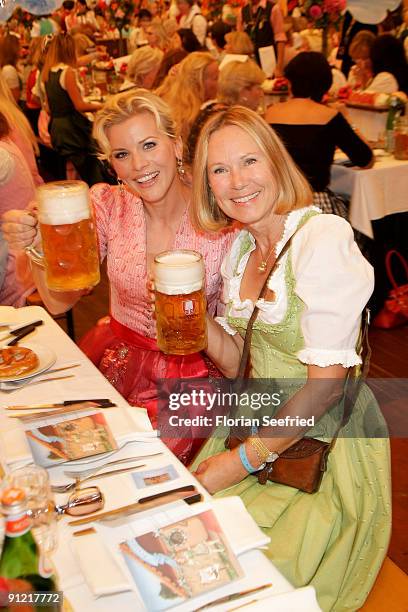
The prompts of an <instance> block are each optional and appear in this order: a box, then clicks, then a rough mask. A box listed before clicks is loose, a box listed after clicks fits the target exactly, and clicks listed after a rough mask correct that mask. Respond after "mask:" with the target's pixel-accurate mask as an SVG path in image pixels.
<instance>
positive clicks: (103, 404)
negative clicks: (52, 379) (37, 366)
mask: <svg viewBox="0 0 408 612" xmlns="http://www.w3.org/2000/svg"><path fill="white" fill-rule="evenodd" d="M78 365H80V364H78ZM75 367H77V366H76V365H72V366H66V367H64V368H56V369H55V370H54V369H53V370H48V372H47V374H51V372H60V371H61V370H68V369H71V368H75ZM84 402H91V403H92V404H93V405H94V406H95V408H113V407H115V406H116V404H114V403H113V401H112V400H109V399H78V400H65V401H64V402H57V403H55V404H52V403H49V404H22V405H13V406H7V407H6V410H50V409H51V408H66V407H67V406H75V405H76V404H83V403H84ZM90 408H92V406H90Z"/></svg>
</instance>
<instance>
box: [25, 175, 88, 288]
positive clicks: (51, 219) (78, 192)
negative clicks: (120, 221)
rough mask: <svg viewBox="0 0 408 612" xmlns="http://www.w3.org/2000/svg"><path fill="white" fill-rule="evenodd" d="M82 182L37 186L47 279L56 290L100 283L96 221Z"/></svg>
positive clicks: (85, 286) (40, 260)
mask: <svg viewBox="0 0 408 612" xmlns="http://www.w3.org/2000/svg"><path fill="white" fill-rule="evenodd" d="M88 193H89V189H88V185H87V184H86V183H84V182H83V181H56V182H53V183H46V184H44V185H41V187H39V188H38V189H37V202H38V221H39V226H40V233H41V240H42V248H43V253H44V254H43V256H42V255H41V254H39V253H38V252H36V251H35V249H33V248H32V247H31V248H30V249H29V250H30V251H31V252H32V253H33V254H34V257H35V258H37V260H38V261H39V263H43V265H44V267H45V273H46V282H47V286H48V288H49V289H51V290H53V291H76V290H79V289H87V288H88V287H94V286H95V285H97V284H98V283H99V280H100V275H99V257H98V246H97V240H96V231H95V224H94V220H93V216H92V211H91V207H90V203H89V195H88Z"/></svg>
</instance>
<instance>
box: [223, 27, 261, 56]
mask: <svg viewBox="0 0 408 612" xmlns="http://www.w3.org/2000/svg"><path fill="white" fill-rule="evenodd" d="M225 42H226V44H227V45H228V53H234V54H237V55H252V54H253V52H254V44H253V42H252V40H251V39H250V38H249V36H248V34H247V33H246V32H228V34H226V35H225Z"/></svg>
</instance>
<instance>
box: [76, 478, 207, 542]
mask: <svg viewBox="0 0 408 612" xmlns="http://www.w3.org/2000/svg"><path fill="white" fill-rule="evenodd" d="M179 500H183V501H185V502H186V503H187V504H189V505H191V504H195V503H197V502H199V501H201V500H202V495H201V493H198V491H197V489H196V488H195V486H194V485H187V486H185V487H179V488H178V489H172V490H170V491H163V492H162V493H156V495H150V496H148V497H142V499H140V500H139V501H138V502H135V503H134V504H130V505H129V506H122V507H121V508H115V509H114V510H108V512H100V513H99V514H94V515H93V516H88V517H84V518H82V519H77V520H75V521H70V522H69V523H68V525H71V526H72V527H77V526H78V525H86V524H88V523H93V522H95V521H110V520H114V519H116V518H119V517H122V516H127V515H129V514H136V513H138V512H144V511H145V510H150V509H152V508H157V507H160V506H163V505H165V504H169V503H172V502H175V501H179ZM86 531H88V530H86ZM74 535H82V532H81V531H79V532H77V533H75V534H74Z"/></svg>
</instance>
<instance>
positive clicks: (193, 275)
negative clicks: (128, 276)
mask: <svg viewBox="0 0 408 612" xmlns="http://www.w3.org/2000/svg"><path fill="white" fill-rule="evenodd" d="M204 280H205V272H204V262H203V258H202V257H201V255H200V253H196V252H195V251H188V250H185V249H181V250H176V251H165V252H164V253H159V255H157V256H156V257H155V259H154V284H155V296H156V302H155V309H156V323H157V344H158V346H159V348H160V350H161V351H163V353H169V354H171V355H190V354H191V353H197V352H199V351H201V350H203V349H204V348H205V347H206V346H207V326H206V321H205V314H206V310H207V301H206V296H205V287H204Z"/></svg>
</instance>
